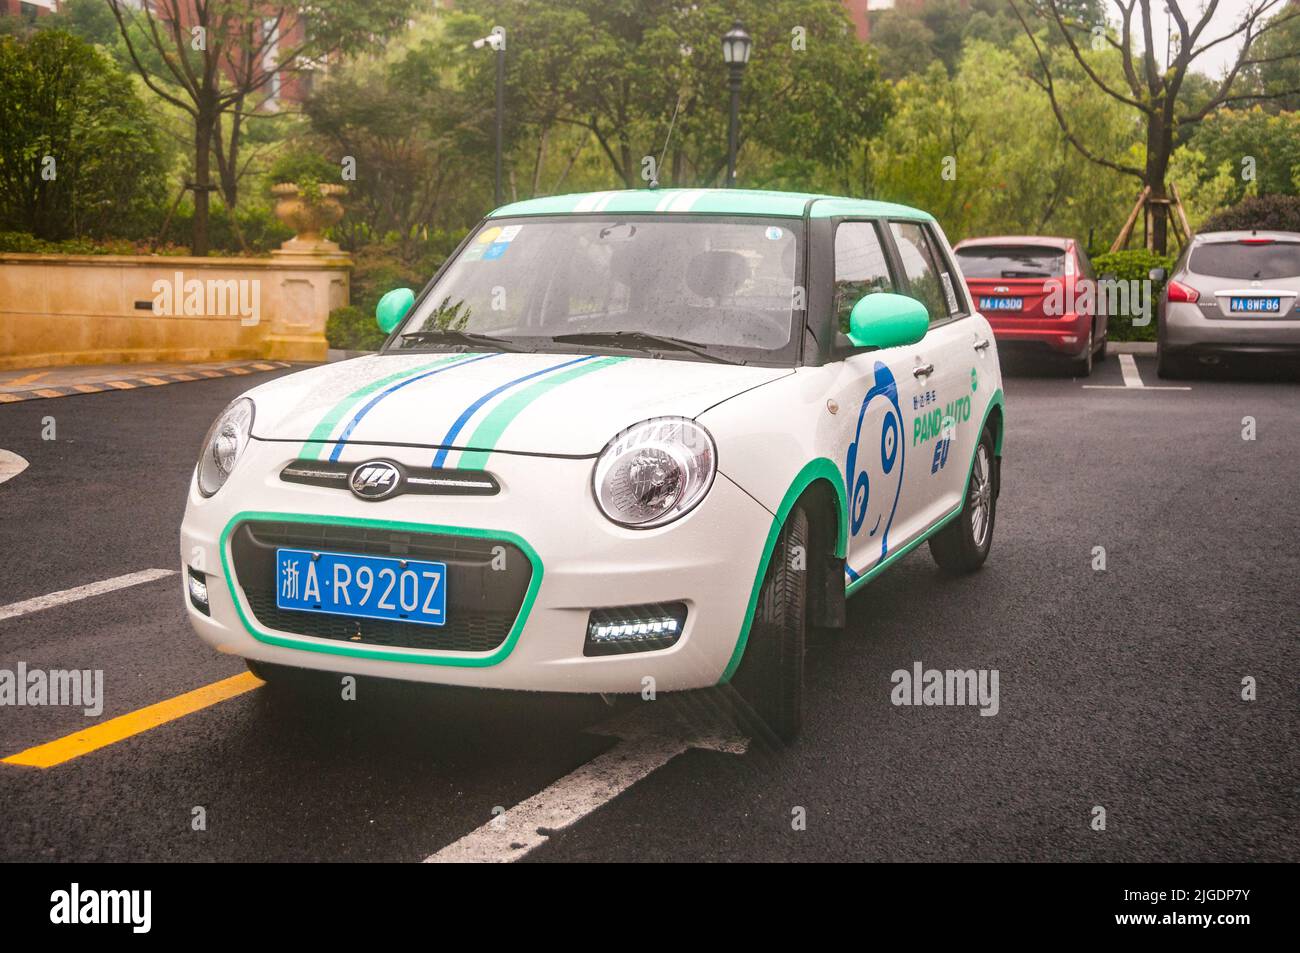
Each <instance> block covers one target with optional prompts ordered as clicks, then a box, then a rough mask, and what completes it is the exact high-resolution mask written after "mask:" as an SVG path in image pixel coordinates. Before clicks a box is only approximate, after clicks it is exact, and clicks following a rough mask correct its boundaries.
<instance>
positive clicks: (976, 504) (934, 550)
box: [930, 427, 999, 574]
mask: <svg viewBox="0 0 1300 953" xmlns="http://www.w3.org/2000/svg"><path fill="white" fill-rule="evenodd" d="M993 451H994V441H993V431H991V430H989V428H987V427H985V428H984V432H983V433H981V434H980V442H979V445H978V446H977V447H976V448H975V462H974V464H973V465H972V466H971V472H970V479H969V480H968V481H967V484H966V498H965V502H964V503H963V505H962V508H961V513H959V514H958V515H957V518H956V519H954V520H953V521H952V522H951V523H949V524H948V525H947V526H945V527H944V528H943V529H941V530H939V532H937V533H935V534H934V535H933V536H931V537H930V555H931V556H933V557H934V561H935V562H936V563H938V564H939V568H940V569H942V570H943V571H944V572H950V573H954V574H963V573H968V572H974V571H975V570H977V569H979V568H980V567H981V566H983V565H984V560H986V559H988V556H989V549H991V548H992V546H993V526H994V524H995V523H996V521H997V506H998V479H999V473H998V467H997V464H996V461H995V459H994V453H993Z"/></svg>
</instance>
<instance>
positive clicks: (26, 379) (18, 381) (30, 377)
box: [6, 371, 49, 387]
mask: <svg viewBox="0 0 1300 953" xmlns="http://www.w3.org/2000/svg"><path fill="white" fill-rule="evenodd" d="M48 373H49V371H37V372H36V373H35V374H27V375H25V376H23V377H15V378H14V379H13V380H11V381H9V383H8V384H7V385H6V386H7V387H18V386H20V385H22V384H30V383H31V382H32V381H34V380H36V379H37V378H41V377H44V376H45V375H46V374H48Z"/></svg>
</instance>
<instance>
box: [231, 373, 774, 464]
mask: <svg viewBox="0 0 1300 953" xmlns="http://www.w3.org/2000/svg"><path fill="white" fill-rule="evenodd" d="M791 373H793V372H792V371H791V370H790V369H789V368H771V367H743V366H739V365H730V364H717V363H712V362H704V361H687V360H666V359H651V358H630V357H621V356H620V357H611V356H608V355H599V354H590V353H573V354H553V353H547V354H501V353H492V354H478V353H475V354H446V353H429V352H425V353H421V354H374V355H369V356H367V357H361V358H356V359H354V360H350V361H343V362H340V363H337V364H326V365H323V366H321V367H315V368H312V369H310V370H306V371H301V372H299V373H297V374H291V375H289V376H287V377H282V378H279V379H277V380H274V381H270V382H268V383H266V384H262V385H261V386H259V387H256V388H254V389H253V390H252V391H250V392H249V394H248V396H249V397H251V398H252V399H253V401H254V403H255V405H256V408H257V412H256V417H255V420H254V423H253V436H254V437H256V438H258V439H261V440H285V441H299V440H301V441H303V442H304V443H308V442H311V443H312V444H313V446H314V447H315V449H316V450H317V451H319V450H320V448H321V446H322V445H333V444H336V443H338V442H340V441H343V442H346V443H349V444H353V443H355V444H362V445H385V444H387V445H394V444H405V445H415V446H427V447H438V448H441V447H448V448H456V449H476V450H485V451H492V450H496V451H503V452H510V453H537V454H554V455H572V456H586V455H591V454H596V453H599V452H600V451H601V450H602V449H603V448H604V446H605V444H606V443H608V442H609V440H610V438H611V437H613V436H614V435H615V434H616V433H618V432H619V431H620V430H622V429H623V428H625V427H629V426H631V425H632V424H635V423H639V422H640V421H642V420H645V419H647V418H650V417H660V416H669V415H673V416H682V417H695V416H698V415H699V414H701V413H703V412H704V411H705V410H707V409H709V408H710V407H712V406H714V405H715V404H718V403H720V402H722V401H724V400H727V399H728V398H730V397H734V396H735V395H737V394H740V393H742V392H744V391H746V390H750V389H752V388H754V387H758V386H761V385H763V384H766V383H768V382H770V381H774V380H776V379H778V378H780V377H784V376H787V375H788V374H791ZM312 455H315V454H314V453H313V454H312ZM444 462H445V463H446V464H447V465H452V463H453V461H445V460H444V461H439V462H438V464H437V465H442V464H443V463H444Z"/></svg>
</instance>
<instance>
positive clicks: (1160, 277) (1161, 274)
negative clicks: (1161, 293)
mask: <svg viewBox="0 0 1300 953" xmlns="http://www.w3.org/2000/svg"><path fill="white" fill-rule="evenodd" d="M1166 274H1167V272H1166V271H1165V270H1164V269H1163V268H1152V269H1151V270H1150V271H1149V272H1147V277H1148V278H1150V279H1151V280H1152V281H1164V280H1165V275H1166Z"/></svg>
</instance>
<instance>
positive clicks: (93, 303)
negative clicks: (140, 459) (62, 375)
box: [0, 253, 352, 369]
mask: <svg viewBox="0 0 1300 953" xmlns="http://www.w3.org/2000/svg"><path fill="white" fill-rule="evenodd" d="M351 264H352V263H351V261H350V260H349V259H347V258H346V257H343V256H307V255H301V256H300V255H287V254H283V253H282V254H278V255H276V256H274V257H272V258H181V257H170V256H168V257H154V256H126V255H25V254H11V253H0V369H5V368H15V367H50V366H53V365H57V364H117V363H130V362H136V361H202V360H226V359H235V358H255V357H260V358H270V359H274V360H285V361H323V360H325V356H326V354H325V352H326V349H327V345H326V342H325V319H326V318H327V317H328V316H329V312H330V311H331V310H332V309H333V308H338V307H341V306H343V305H345V304H347V303H348V274H349V270H350V268H351ZM178 272H179V273H180V275H181V281H182V289H183V291H184V287H185V283H187V282H191V281H198V282H201V283H202V285H201V287H202V288H203V295H202V303H201V304H200V305H199V307H198V308H197V309H196V308H193V305H194V303H195V299H190V304H191V306H192V307H191V309H192V310H199V311H200V312H201V313H199V314H187V313H186V309H185V304H186V301H185V296H184V295H183V297H182V300H181V301H179V302H176V301H173V302H172V303H171V312H170V313H168V314H161V315H156V314H154V313H153V304H154V302H155V300H160V301H161V300H162V297H163V296H162V295H161V293H160V292H156V291H155V282H157V281H160V280H161V281H165V282H167V284H168V285H169V286H174V285H175V281H176V274H177V273H178ZM210 281H213V282H217V281H220V282H223V284H221V285H215V284H214V285H211V286H210V285H209V282H210ZM226 281H234V282H236V284H235V285H226V284H224V282H226ZM239 282H244V284H243V285H239V284H238V283H239ZM253 283H256V284H255V285H254V284H253ZM194 287H195V286H193V285H190V286H189V288H190V290H191V291H192V290H193V289H194ZM209 287H212V288H213V296H212V297H211V298H209V295H208V289H209ZM228 289H236V293H238V291H243V292H244V303H245V304H246V305H249V304H251V303H252V302H253V301H254V300H255V301H256V302H257V305H258V308H257V314H255V315H254V314H251V313H249V312H251V311H252V310H253V309H252V308H251V307H246V308H245V309H244V311H245V313H244V314H243V315H241V314H239V313H227V314H224V315H222V314H220V313H217V312H219V311H220V310H222V307H221V305H222V302H223V299H225V294H226V292H227V290H228ZM230 300H231V302H232V306H231V307H230V308H228V309H227V311H228V312H230V311H236V310H237V306H238V301H237V299H234V298H232V299H230ZM164 303H165V302H164ZM137 304H142V305H143V306H144V307H143V308H141V307H137Z"/></svg>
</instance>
